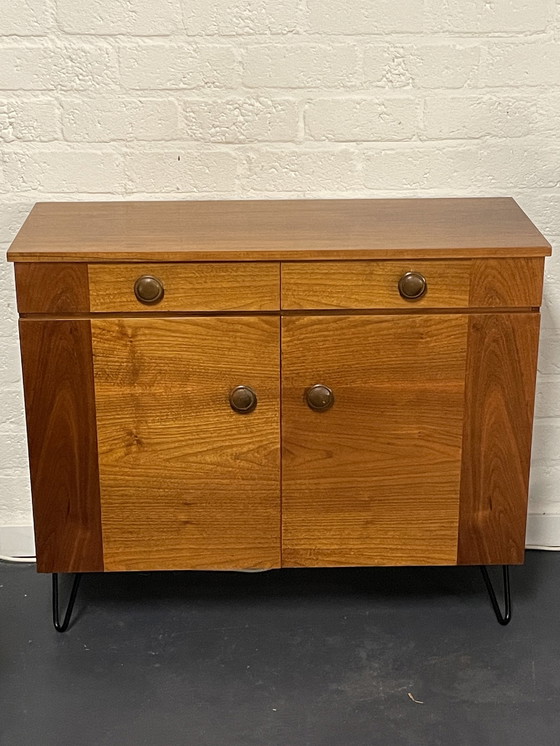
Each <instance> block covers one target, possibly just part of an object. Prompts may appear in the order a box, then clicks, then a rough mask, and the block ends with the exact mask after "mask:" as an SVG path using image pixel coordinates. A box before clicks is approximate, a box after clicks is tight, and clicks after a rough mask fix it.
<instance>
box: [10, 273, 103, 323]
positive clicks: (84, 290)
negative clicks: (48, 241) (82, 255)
mask: <svg viewBox="0 0 560 746" xmlns="http://www.w3.org/2000/svg"><path fill="white" fill-rule="evenodd" d="M14 270H15V277H16V291H17V304H18V310H19V312H20V313H52V314H57V313H87V312H88V311H89V289H88V273H87V265H85V264H78V263H65V264H62V263H56V262H48V263H29V264H27V263H23V264H21V263H17V264H15V266H14Z"/></svg>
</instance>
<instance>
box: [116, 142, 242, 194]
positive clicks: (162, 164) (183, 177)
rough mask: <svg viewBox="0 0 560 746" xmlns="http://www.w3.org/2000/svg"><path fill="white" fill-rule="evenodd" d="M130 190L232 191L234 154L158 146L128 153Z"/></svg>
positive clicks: (163, 191) (235, 167)
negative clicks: (151, 149)
mask: <svg viewBox="0 0 560 746" xmlns="http://www.w3.org/2000/svg"><path fill="white" fill-rule="evenodd" d="M125 169H126V177H127V182H126V190H127V192H128V193H134V192H143V193H150V194H151V193H159V192H161V193H169V192H179V193H181V192H189V193H191V192H228V191H233V190H234V189H235V177H236V170H237V161H236V158H235V156H234V155H232V154H230V153H224V152H220V151H215V150H203V151H200V150H195V149H192V150H188V149H185V148H181V149H180V150H172V151H170V150H161V151H160V150H158V151H139V152H134V153H128V154H127V155H126V156H125Z"/></svg>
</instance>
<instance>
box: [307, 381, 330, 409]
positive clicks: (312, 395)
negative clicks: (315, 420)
mask: <svg viewBox="0 0 560 746" xmlns="http://www.w3.org/2000/svg"><path fill="white" fill-rule="evenodd" d="M305 398H306V399H307V404H308V406H309V408H310V409H313V410H314V411H315V412H326V410H327V409H330V408H331V407H332V405H333V404H334V394H333V392H332V390H331V389H330V388H329V387H328V386H323V384H322V383H316V384H315V385H314V386H310V387H309V388H308V389H307V391H306V392H305Z"/></svg>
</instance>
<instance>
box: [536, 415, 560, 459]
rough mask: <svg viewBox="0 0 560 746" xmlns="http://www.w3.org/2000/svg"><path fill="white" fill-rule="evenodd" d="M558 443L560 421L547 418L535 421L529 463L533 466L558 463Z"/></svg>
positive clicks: (559, 438) (559, 456)
mask: <svg viewBox="0 0 560 746" xmlns="http://www.w3.org/2000/svg"><path fill="white" fill-rule="evenodd" d="M558 443H560V419H554V418H547V419H538V420H535V424H534V427H533V448H532V454H531V462H532V464H533V465H534V466H538V465H540V464H550V463H552V462H554V461H557V462H559V463H560V454H559V453H558Z"/></svg>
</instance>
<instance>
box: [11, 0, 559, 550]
mask: <svg viewBox="0 0 560 746" xmlns="http://www.w3.org/2000/svg"><path fill="white" fill-rule="evenodd" d="M559 128H560V6H559V5H558V4H557V3H555V2H554V0H493V1H492V2H487V0H377V1H376V2H373V1H372V0H352V2H348V0H157V2H155V1H154V0H127V2H124V0H88V1H87V2H86V1H85V0H11V1H10V2H9V3H5V4H4V5H3V7H2V12H1V14H0V201H1V203H2V206H1V209H0V248H1V249H2V251H4V250H5V249H6V248H7V247H8V244H9V242H10V241H11V239H12V238H13V236H14V235H15V233H16V231H17V229H18V227H19V226H20V225H21V222H22V221H23V219H24V217H25V214H26V213H27V211H28V210H29V209H30V208H31V206H32V204H33V203H34V202H35V201H36V200H39V199H42V200H48V199H65V200H71V199H132V198H136V199H142V198H147V199H156V198H162V199H171V198H177V197H184V198H185V199H196V198H202V199H224V198H240V197H241V198H243V197H252V198H256V197H274V196H278V197H314V196H322V197H324V196H332V197H334V196H350V197H351V196H356V197H365V196H372V197H375V196H403V197H404V196H416V195H421V196H443V195H454V196H464V195H487V196H491V195H509V194H511V195H513V196H514V197H516V198H517V199H518V201H519V202H520V203H521V205H522V206H523V207H524V208H525V209H526V210H527V211H528V213H529V215H530V216H531V217H532V218H533V219H534V220H535V222H536V223H537V225H539V226H540V227H541V228H542V230H543V231H545V232H546V233H547V235H548V236H549V238H550V239H551V240H552V241H553V242H554V241H556V240H558V239H560V189H559V186H560V140H559V139H558V134H559ZM0 347H1V351H2V354H1V355H0V526H1V525H17V524H26V523H28V522H29V521H30V510H29V487H28V477H27V464H26V456H25V435H24V420H23V405H22V394H21V382H20V381H21V373H20V363H19V352H18V345H17V323H16V308H15V298H14V289H13V274H12V267H11V266H8V265H7V264H5V263H0ZM539 369H540V372H539V385H538V393H537V421H536V426H535V445H534V470H533V475H532V481H531V509H532V510H533V511H534V512H549V513H556V514H560V256H559V257H558V258H557V257H553V258H552V259H551V260H550V261H549V262H548V264H547V270H546V287H545V301H544V306H543V334H542V344H541V356H540V363H539ZM559 540H560V537H559ZM559 543H560V541H559Z"/></svg>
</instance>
